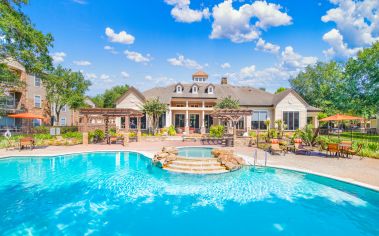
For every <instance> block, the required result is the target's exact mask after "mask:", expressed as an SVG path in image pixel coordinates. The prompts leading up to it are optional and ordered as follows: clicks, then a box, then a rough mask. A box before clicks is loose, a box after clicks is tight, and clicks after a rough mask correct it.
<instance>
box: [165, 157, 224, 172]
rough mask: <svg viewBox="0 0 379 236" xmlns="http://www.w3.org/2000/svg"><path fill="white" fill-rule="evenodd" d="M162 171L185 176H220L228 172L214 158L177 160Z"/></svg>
mask: <svg viewBox="0 0 379 236" xmlns="http://www.w3.org/2000/svg"><path fill="white" fill-rule="evenodd" d="M163 169H165V170H168V171H172V172H177V173H187V174H220V173H227V172H229V171H228V170H227V169H226V168H225V166H222V165H221V164H220V163H219V162H218V161H217V160H216V159H215V158H201V159H200V158H198V159H187V158H179V159H177V160H175V161H172V162H170V163H168V164H166V165H165V166H164V167H163Z"/></svg>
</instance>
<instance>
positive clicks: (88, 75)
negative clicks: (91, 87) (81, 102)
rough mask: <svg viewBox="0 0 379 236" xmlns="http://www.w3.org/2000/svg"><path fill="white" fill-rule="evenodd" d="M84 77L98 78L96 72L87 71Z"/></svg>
mask: <svg viewBox="0 0 379 236" xmlns="http://www.w3.org/2000/svg"><path fill="white" fill-rule="evenodd" d="M84 77H85V78H86V79H97V75H96V74H94V73H85V74H84Z"/></svg>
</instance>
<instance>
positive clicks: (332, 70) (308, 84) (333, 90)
mask: <svg viewBox="0 0 379 236" xmlns="http://www.w3.org/2000/svg"><path fill="white" fill-rule="evenodd" d="M343 70H344V69H343V66H342V65H341V64H339V63H337V62H333V61H332V62H329V63H323V62H318V63H316V64H315V65H313V66H308V67H307V68H306V69H305V71H303V72H300V73H299V74H298V75H297V76H296V77H295V78H293V79H291V80H290V84H291V87H292V88H293V89H294V90H295V91H296V92H297V93H299V94H300V95H301V96H302V97H303V98H304V99H305V100H306V101H307V102H308V103H309V104H310V105H312V106H316V107H318V108H321V109H322V110H324V111H325V112H326V113H327V114H335V113H337V112H341V111H342V112H343V111H344V103H346V100H345V101H344V100H343V91H344V86H345V85H344V80H343Z"/></svg>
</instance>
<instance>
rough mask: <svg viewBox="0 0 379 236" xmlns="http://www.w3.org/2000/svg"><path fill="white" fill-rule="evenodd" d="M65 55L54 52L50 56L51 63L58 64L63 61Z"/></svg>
mask: <svg viewBox="0 0 379 236" xmlns="http://www.w3.org/2000/svg"><path fill="white" fill-rule="evenodd" d="M66 56H67V55H66V53H64V52H55V53H53V54H51V57H52V58H53V63H54V64H59V63H62V62H63V61H64V58H65V57H66Z"/></svg>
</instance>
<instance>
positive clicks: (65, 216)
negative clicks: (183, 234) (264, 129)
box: [0, 152, 379, 235]
mask: <svg viewBox="0 0 379 236" xmlns="http://www.w3.org/2000/svg"><path fill="white" fill-rule="evenodd" d="M0 196H2V201H0V220H1V221H0V234H1V233H2V232H5V233H6V234H11V233H15V232H18V233H21V234H23V233H24V232H27V231H30V232H35V233H53V234H54V232H57V231H58V230H59V231H61V232H63V233H64V234H76V233H77V234H85V233H91V232H92V233H93V232H97V233H102V234H104V233H111V234H115V233H127V234H140V235H143V234H147V233H149V232H151V233H154V234H157V231H154V230H153V229H151V228H149V229H147V228H144V227H143V225H144V223H147V222H150V223H149V224H153V225H154V224H157V227H159V222H166V221H172V222H175V223H176V224H175V225H171V224H170V227H171V228H172V229H176V230H183V229H184V228H187V227H188V225H190V224H195V223H196V222H200V220H201V219H203V220H204V221H201V222H202V223H201V226H198V228H199V232H198V234H206V232H208V231H209V230H212V232H214V233H216V232H217V233H218V234H220V235H223V234H226V232H228V230H220V229H219V227H218V226H217V225H218V224H222V225H223V224H232V226H233V223H234V224H238V225H240V224H241V223H242V222H244V221H246V224H249V222H251V221H252V220H254V222H261V221H262V222H261V223H260V224H258V225H256V227H255V228H254V229H251V228H246V229H245V230H243V229H241V228H238V230H241V233H242V232H257V233H265V234H272V233H275V232H288V233H291V234H292V233H296V232H298V233H300V232H302V231H301V230H303V229H307V228H308V229H309V228H312V227H313V226H312V225H313V224H314V223H315V222H320V224H322V223H321V222H323V220H324V219H325V217H327V218H328V219H329V220H330V221H329V222H333V224H329V225H327V226H323V227H322V226H319V227H317V228H315V229H314V230H316V231H315V232H318V233H320V234H321V233H323V232H333V230H334V232H335V234H339V233H342V232H344V231H345V230H346V229H347V228H349V230H350V232H352V233H354V234H355V235H359V234H361V233H363V232H366V233H367V232H368V233H371V234H376V233H379V232H378V231H377V229H376V227H374V226H375V224H378V223H379V220H378V219H379V213H378V212H379V211H378V210H379V208H378V205H379V193H377V192H374V191H370V190H367V189H363V188H360V187H357V186H353V185H349V184H346V183H341V182H338V181H334V180H330V179H326V178H322V177H318V176H314V175H307V174H302V173H298V172H292V171H286V170H281V169H273V168H256V169H254V168H248V167H246V168H242V169H241V170H239V171H235V172H231V173H228V174H221V175H208V176H198V175H185V174H173V173H169V172H166V171H163V170H161V169H159V168H156V167H154V166H153V165H152V164H151V162H150V160H149V159H147V158H146V157H144V156H142V155H140V154H136V153H124V152H121V153H120V152H115V153H88V154H74V155H67V156H57V157H49V158H17V159H6V160H2V161H0ZM36 216H39V217H36ZM119 218H121V219H123V220H122V225H125V224H126V225H128V226H127V227H120V226H119V225H117V222H119V221H121V219H119ZM209 218H213V219H214V220H216V219H218V223H217V224H212V222H215V221H211V222H208V219H209ZM303 218H306V219H308V220H305V221H304V220H302V219H303ZM126 220H128V223H125V221H126ZM152 220H154V221H155V223H151V221H152ZM263 220H264V221H263ZM226 221H228V222H226ZM303 221H304V222H303ZM133 222H134V223H133ZM205 222H207V223H205ZM300 222H302V224H301V225H299V223H300ZM342 225H344V227H343V228H342V227H341V228H340V226H342ZM110 226H112V228H109V227H110ZM200 229H203V230H202V231H201V230H200ZM192 233H193V232H192ZM231 233H232V232H231ZM158 234H159V233H158ZM161 234H163V232H161ZM166 234H167V232H166ZM166 234H165V235H166ZM173 235H175V234H173Z"/></svg>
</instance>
